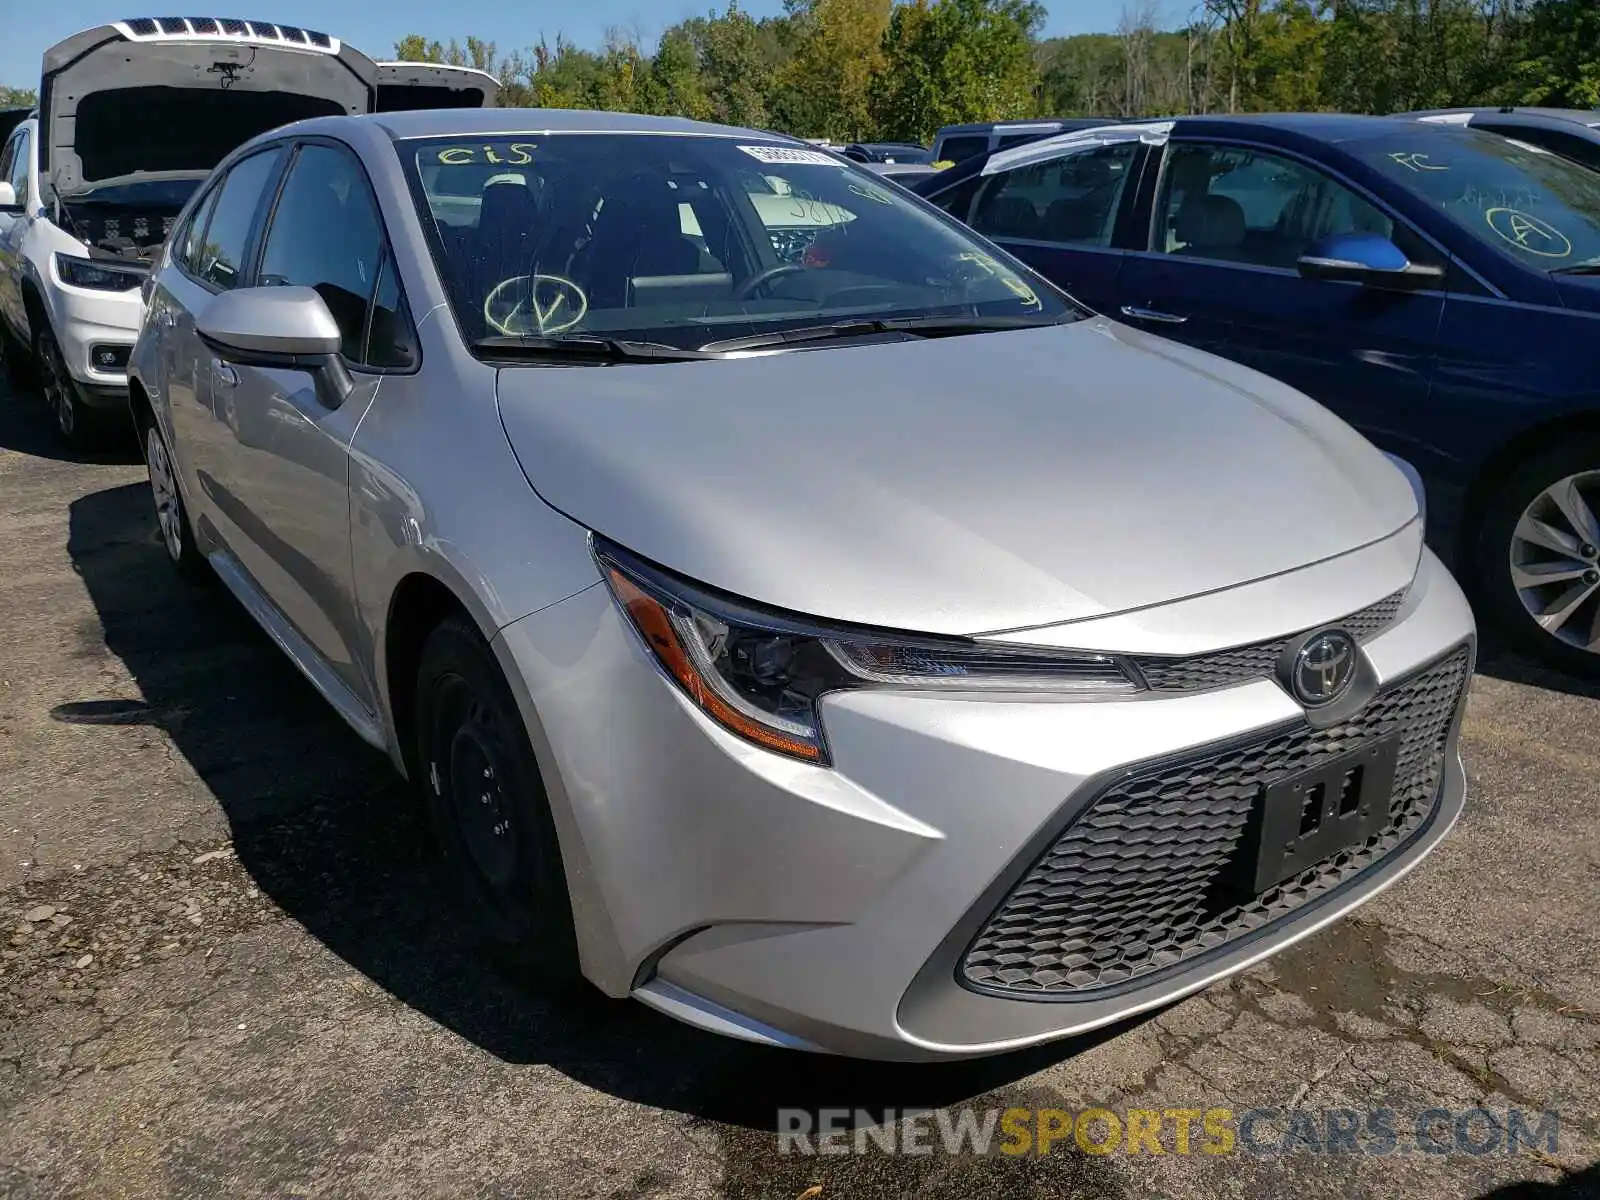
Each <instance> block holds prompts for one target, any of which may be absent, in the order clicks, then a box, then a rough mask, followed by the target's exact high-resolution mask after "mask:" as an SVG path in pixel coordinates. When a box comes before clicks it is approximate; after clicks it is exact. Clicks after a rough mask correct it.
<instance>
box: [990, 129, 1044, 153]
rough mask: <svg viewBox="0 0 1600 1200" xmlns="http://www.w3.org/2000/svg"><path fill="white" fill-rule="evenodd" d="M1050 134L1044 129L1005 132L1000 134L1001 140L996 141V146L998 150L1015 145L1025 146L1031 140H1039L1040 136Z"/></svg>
mask: <svg viewBox="0 0 1600 1200" xmlns="http://www.w3.org/2000/svg"><path fill="white" fill-rule="evenodd" d="M1048 136H1049V134H1048V133H1046V132H1045V131H1043V130H1035V131H1034V132H1032V133H1003V134H1001V135H1000V140H999V141H998V142H996V143H995V147H994V148H995V149H996V150H1009V149H1011V147H1013V146H1025V145H1027V144H1028V143H1029V142H1037V141H1038V140H1039V139H1040V138H1042V137H1048Z"/></svg>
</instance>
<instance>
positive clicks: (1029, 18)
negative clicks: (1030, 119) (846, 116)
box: [871, 0, 1045, 141]
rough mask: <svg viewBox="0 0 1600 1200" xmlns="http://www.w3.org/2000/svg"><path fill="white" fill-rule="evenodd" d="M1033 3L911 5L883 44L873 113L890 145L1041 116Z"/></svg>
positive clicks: (996, 0) (1038, 12) (1037, 9)
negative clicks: (964, 124)
mask: <svg viewBox="0 0 1600 1200" xmlns="http://www.w3.org/2000/svg"><path fill="white" fill-rule="evenodd" d="M1044 16H1045V11H1044V7H1043V6H1042V5H1040V4H1038V3H1035V2H1033V0H910V2H909V3H902V4H897V5H896V6H895V9H894V12H893V13H892V14H891V15H890V18H889V29H888V32H887V33H886V34H885V35H884V39H883V54H884V69H883V70H882V71H881V72H880V73H879V74H878V76H877V78H876V79H874V80H873V85H872V88H871V111H872V116H873V119H874V122H875V123H876V125H877V127H878V130H879V132H880V133H882V134H883V135H884V136H886V137H892V138H915V139H917V140H919V141H926V140H928V139H929V138H931V137H932V136H933V134H934V131H935V130H937V129H938V128H939V127H940V126H941V125H949V124H953V123H956V122H960V121H995V120H1002V119H1005V118H1007V117H1024V116H1028V115H1030V114H1031V113H1032V112H1033V109H1034V106H1035V97H1036V93H1037V91H1038V85H1039V68H1038V65H1037V64H1036V63H1035V61H1034V55H1033V37H1034V34H1035V33H1036V32H1037V30H1038V28H1039V26H1040V25H1041V24H1043V22H1044Z"/></svg>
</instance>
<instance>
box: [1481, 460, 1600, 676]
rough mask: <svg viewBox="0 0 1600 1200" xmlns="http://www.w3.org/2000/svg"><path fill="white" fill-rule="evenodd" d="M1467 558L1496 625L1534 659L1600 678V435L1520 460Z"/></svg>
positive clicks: (1490, 505)
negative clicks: (1475, 549)
mask: <svg viewBox="0 0 1600 1200" xmlns="http://www.w3.org/2000/svg"><path fill="white" fill-rule="evenodd" d="M1558 497H1559V499H1558ZM1474 559H1475V566H1476V572H1477V580H1478V590H1479V593H1480V600H1481V602H1482V603H1481V607H1482V609H1483V610H1484V612H1485V613H1486V614H1487V615H1488V616H1489V618H1490V620H1491V621H1492V623H1493V625H1494V627H1495V629H1496V630H1498V631H1499V632H1501V633H1503V634H1504V635H1505V636H1506V638H1507V640H1508V641H1509V642H1510V643H1511V644H1512V645H1513V646H1515V647H1516V648H1518V649H1520V650H1523V651H1525V652H1526V653H1528V654H1529V655H1531V656H1532V657H1534V658H1537V659H1539V660H1540V661H1541V662H1544V663H1547V664H1549V665H1550V666H1553V667H1556V668H1558V669H1559V670H1562V671H1565V672H1568V673H1569V674H1573V675H1579V676H1583V677H1586V678H1600V437H1595V436H1592V435H1588V436H1579V437H1574V438H1570V439H1568V440H1566V441H1563V442H1561V443H1559V444H1556V445H1552V446H1549V447H1547V448H1545V449H1544V450H1541V451H1539V452H1538V453H1536V454H1534V455H1532V456H1531V457H1530V458H1528V460H1527V461H1525V462H1523V463H1521V464H1520V465H1518V466H1517V467H1516V469H1515V470H1513V471H1512V472H1511V473H1510V474H1509V475H1508V476H1507V477H1506V479H1505V480H1504V481H1503V482H1502V483H1501V484H1500V486H1499V487H1497V488H1496V489H1495V491H1494V492H1493V494H1492V495H1491V496H1490V497H1489V498H1488V500H1487V502H1486V504H1485V507H1484V510H1483V520H1482V522H1481V524H1480V525H1479V529H1478V539H1477V553H1476V554H1475V555H1474ZM1544 575H1549V576H1550V578H1549V579H1548V580H1542V577H1543V576H1544ZM1530 579H1533V580H1534V582H1533V583H1532V585H1531V586H1529V583H1530ZM1563 614H1565V615H1563ZM1547 626H1548V627H1549V628H1547Z"/></svg>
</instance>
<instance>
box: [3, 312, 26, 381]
mask: <svg viewBox="0 0 1600 1200" xmlns="http://www.w3.org/2000/svg"><path fill="white" fill-rule="evenodd" d="M0 367H3V368H4V376H5V380H6V382H7V383H9V384H11V386H13V387H27V386H29V385H30V384H32V383H33V374H34V372H33V363H32V362H30V361H29V360H28V348H27V347H26V346H24V345H23V344H22V343H21V342H20V341H18V340H17V336H16V334H14V333H12V332H11V330H10V329H8V328H7V327H6V323H5V322H4V321H3V320H0Z"/></svg>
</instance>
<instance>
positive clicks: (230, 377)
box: [211, 358, 239, 387]
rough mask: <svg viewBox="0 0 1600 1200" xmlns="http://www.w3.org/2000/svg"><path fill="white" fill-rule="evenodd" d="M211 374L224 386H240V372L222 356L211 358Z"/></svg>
mask: <svg viewBox="0 0 1600 1200" xmlns="http://www.w3.org/2000/svg"><path fill="white" fill-rule="evenodd" d="M211 374H212V375H213V376H214V377H215V378H216V381H217V382H218V383H220V384H222V385H223V386H224V387H238V386H239V372H237V371H235V370H234V369H233V368H232V367H230V366H229V365H228V364H227V363H225V362H223V361H222V360H221V359H220V358H213V359H212V360H211Z"/></svg>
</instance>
